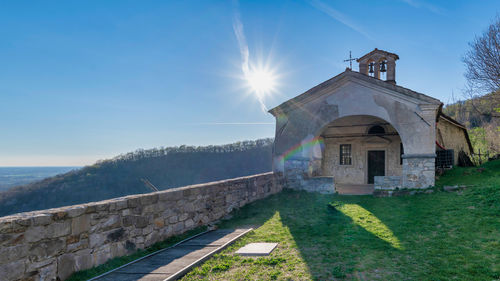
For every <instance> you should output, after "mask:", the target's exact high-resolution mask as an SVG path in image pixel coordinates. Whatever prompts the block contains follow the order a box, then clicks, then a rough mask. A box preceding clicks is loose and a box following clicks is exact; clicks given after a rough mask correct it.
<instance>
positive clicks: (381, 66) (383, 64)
mask: <svg viewBox="0 0 500 281" xmlns="http://www.w3.org/2000/svg"><path fill="white" fill-rule="evenodd" d="M386 71H387V69H385V61H382V62H381V63H380V72H386Z"/></svg>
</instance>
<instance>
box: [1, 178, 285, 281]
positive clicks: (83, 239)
mask: <svg viewBox="0 0 500 281" xmlns="http://www.w3.org/2000/svg"><path fill="white" fill-rule="evenodd" d="M282 188H283V180H282V179H281V177H279V176H277V175H276V174H273V173H265V174H259V175H254V176H249V177H242V178H236V179H230V180H225V181H219V182H212V183H206V184H199V185H192V186H186V187H180V188H174V189H169V190H166V191H160V192H154V193H149V194H140V195H132V196H126V197H121V198H116V199H112V200H106V201H100V202H94V203H88V204H82V205H75V206H69V207H63V208H56V209H49V210H43V211H36V212H28V213H20V214H16V215H12V216H7V217H3V218H0V280H64V279H66V278H68V277H69V276H70V275H71V274H72V273H73V272H76V271H79V270H83V269H88V268H91V267H94V266H97V265H100V264H103V263H105V262H106V261H107V260H109V259H111V258H114V257H118V256H123V255H126V254H129V253H132V252H134V251H135V250H136V249H142V248H145V247H148V246H150V245H152V244H153V243H156V242H159V241H162V240H164V239H166V238H168V237H170V236H173V235H178V234H181V233H183V232H186V231H187V230H190V229H193V228H195V227H198V226H202V225H207V224H209V223H210V222H214V221H216V220H219V219H221V218H222V217H224V216H225V215H227V214H228V213H230V212H231V211H232V210H234V209H235V208H239V207H242V206H244V205H245V204H248V203H250V202H252V201H255V200H257V199H261V198H264V197H266V196H268V195H270V194H274V193H277V192H279V191H281V189H282ZM40 200H43V198H41V199H40Z"/></svg>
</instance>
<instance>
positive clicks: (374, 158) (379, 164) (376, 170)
mask: <svg viewBox="0 0 500 281" xmlns="http://www.w3.org/2000/svg"><path fill="white" fill-rule="evenodd" d="M375 176H385V151H383V150H370V151H368V183H373V182H374V177H375Z"/></svg>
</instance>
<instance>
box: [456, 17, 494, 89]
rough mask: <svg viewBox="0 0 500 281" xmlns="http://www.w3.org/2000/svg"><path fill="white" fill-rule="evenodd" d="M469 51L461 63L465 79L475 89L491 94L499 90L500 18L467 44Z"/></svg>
mask: <svg viewBox="0 0 500 281" xmlns="http://www.w3.org/2000/svg"><path fill="white" fill-rule="evenodd" d="M469 47H470V50H469V51H468V52H467V53H466V54H465V56H464V58H463V62H464V63H465V66H466V73H465V77H466V78H467V80H468V82H469V83H470V84H472V85H471V86H473V87H474V88H475V89H481V90H483V91H484V92H487V93H492V92H496V91H498V90H499V89H500V17H499V16H497V17H496V18H495V21H494V22H493V23H492V24H491V25H490V26H489V27H488V29H487V30H486V31H485V32H484V33H483V35H482V36H480V37H476V38H475V39H474V41H472V42H471V43H469Z"/></svg>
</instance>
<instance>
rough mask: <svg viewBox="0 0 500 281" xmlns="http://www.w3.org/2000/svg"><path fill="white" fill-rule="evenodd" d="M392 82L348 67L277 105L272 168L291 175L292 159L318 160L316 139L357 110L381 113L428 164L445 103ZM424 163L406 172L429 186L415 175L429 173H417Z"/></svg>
mask: <svg viewBox="0 0 500 281" xmlns="http://www.w3.org/2000/svg"><path fill="white" fill-rule="evenodd" d="M391 87H393V86H392V85H391V84H388V83H386V82H383V81H379V80H377V79H373V78H370V77H366V76H365V75H363V74H359V73H356V72H353V71H348V70H346V71H345V72H344V73H342V74H340V75H339V76H337V77H334V78H332V79H330V80H328V81H326V82H324V83H322V84H320V85H318V86H316V87H314V88H313V89H311V90H310V91H308V92H306V93H304V94H302V95H300V96H298V97H296V98H294V99H293V100H290V101H287V102H285V103H284V104H282V105H280V106H279V107H277V108H274V109H272V110H271V112H272V113H273V115H274V116H275V117H276V136H275V145H274V156H273V170H274V171H280V172H283V173H284V174H285V178H287V175H288V172H289V171H287V169H286V167H287V166H289V167H295V165H287V164H286V162H287V161H294V162H297V161H300V162H307V161H310V162H316V159H317V158H318V156H317V153H318V151H321V142H317V141H316V140H317V138H318V137H320V134H321V133H322V132H323V131H324V130H325V128H326V127H327V126H328V125H329V124H330V123H332V122H334V121H336V120H338V119H340V118H343V117H349V116H357V115H366V116H372V117H376V118H380V119H382V120H385V121H386V122H388V123H389V124H391V125H392V126H393V127H394V128H395V129H396V130H397V132H398V133H399V136H400V138H401V140H402V142H403V144H404V149H405V154H406V156H407V158H413V159H422V160H421V161H422V163H424V162H427V160H425V159H426V158H427V157H435V141H436V114H437V111H438V109H439V107H440V105H441V103H440V102H439V101H438V100H435V99H432V98H429V97H425V96H424V95H420V94H418V93H415V92H411V93H410V92H409V91H408V90H406V89H404V88H403V89H402V88H397V87H395V86H394V88H391ZM413 162H415V163H416V162H417V160H412V163H413ZM407 163H408V162H407ZM404 165H405V163H403V166H404ZM302 166H303V167H306V168H308V167H310V166H311V165H307V164H304V165H302ZM419 168H422V169H424V168H423V166H422V167H421V166H420V165H416V166H414V167H412V168H411V169H406V170H405V169H403V171H402V173H403V176H407V175H405V171H407V172H411V175H412V176H411V177H410V178H411V180H412V182H411V185H412V186H414V187H422V188H423V187H427V186H428V183H429V182H430V181H431V180H430V179H416V180H415V181H413V177H414V176H425V177H427V176H428V174H430V173H428V172H427V169H424V170H425V171H426V172H425V173H417V169H419ZM292 172H293V173H294V174H297V172H296V171H292ZM303 174H304V175H306V174H308V171H304V173H303ZM432 177H434V175H432ZM404 182H405V180H403V183H404ZM432 182H433V180H432Z"/></svg>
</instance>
